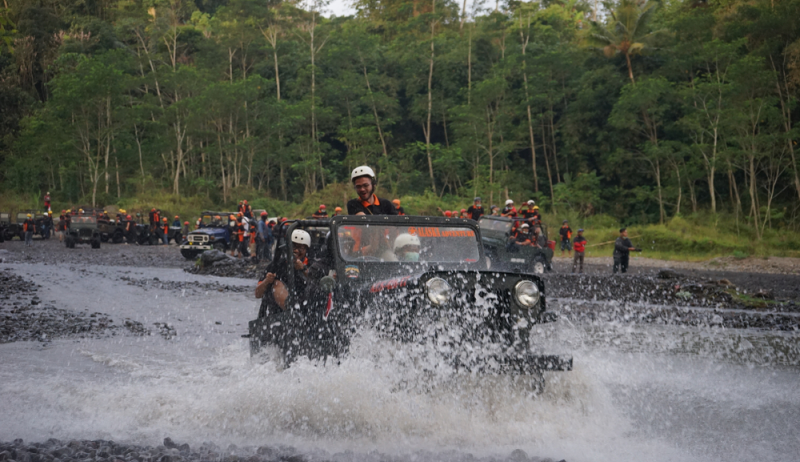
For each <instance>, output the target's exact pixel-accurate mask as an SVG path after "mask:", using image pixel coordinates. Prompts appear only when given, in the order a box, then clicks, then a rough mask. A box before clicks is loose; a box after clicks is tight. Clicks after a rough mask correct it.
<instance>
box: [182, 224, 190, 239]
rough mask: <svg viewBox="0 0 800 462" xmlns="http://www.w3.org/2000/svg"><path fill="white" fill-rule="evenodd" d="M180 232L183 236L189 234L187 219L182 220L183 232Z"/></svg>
mask: <svg viewBox="0 0 800 462" xmlns="http://www.w3.org/2000/svg"><path fill="white" fill-rule="evenodd" d="M181 234H182V235H183V236H188V235H189V222H188V221H184V222H183V232H182V233H181Z"/></svg>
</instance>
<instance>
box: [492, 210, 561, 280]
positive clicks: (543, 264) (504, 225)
mask: <svg viewBox="0 0 800 462" xmlns="http://www.w3.org/2000/svg"><path fill="white" fill-rule="evenodd" d="M524 222H526V220H525V219H522V218H507V217H495V216H483V217H481V219H480V220H479V222H478V223H479V226H480V228H481V241H482V242H483V248H484V250H485V252H486V256H487V257H488V258H489V260H490V261H491V267H492V268H493V269H494V268H497V269H502V270H504V271H523V272H532V273H536V274H542V273H544V272H545V271H551V270H552V268H553V266H552V263H553V249H554V248H555V242H553V241H550V240H549V239H548V237H547V226H545V225H544V224H543V223H542V224H537V225H536V226H538V227H540V228H541V230H542V236H543V237H544V239H543V241H545V242H546V243H547V245H546V246H543V247H534V246H517V245H512V244H510V241H511V238H512V237H513V233H514V231H515V230H516V227H517V226H521V224H522V223H524ZM531 233H533V230H531Z"/></svg>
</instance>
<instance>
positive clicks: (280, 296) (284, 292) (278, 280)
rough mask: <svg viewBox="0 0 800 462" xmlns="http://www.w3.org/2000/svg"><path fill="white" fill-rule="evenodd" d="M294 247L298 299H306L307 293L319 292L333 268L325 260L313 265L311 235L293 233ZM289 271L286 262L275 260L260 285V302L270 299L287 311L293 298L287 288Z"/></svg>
mask: <svg viewBox="0 0 800 462" xmlns="http://www.w3.org/2000/svg"><path fill="white" fill-rule="evenodd" d="M292 244H293V251H292V254H293V257H294V261H293V262H292V269H293V271H294V295H295V297H298V298H306V297H307V293H308V292H309V291H310V290H314V289H316V288H317V286H318V284H317V283H318V282H319V280H320V279H322V277H323V276H325V275H326V274H328V271H329V269H330V265H329V263H328V262H327V261H326V260H325V259H321V260H316V261H314V262H310V261H309V259H308V247H309V246H310V245H311V235H310V234H308V232H306V231H303V230H302V229H296V230H294V231H293V232H292ZM288 271H289V269H288V265H287V264H286V262H284V261H279V259H278V258H275V260H273V263H272V264H270V266H269V267H268V268H267V273H266V274H265V275H264V277H263V278H262V279H261V280H259V281H258V285H257V286H256V294H255V295H256V298H263V297H264V296H265V295H266V296H267V297H268V299H267V302H272V301H274V303H275V304H276V305H277V306H278V307H279V308H280V309H281V310H284V311H285V310H286V300H287V299H288V298H289V289H288V288H287V287H286V279H287V274H288ZM269 289H271V290H269ZM262 303H263V302H262Z"/></svg>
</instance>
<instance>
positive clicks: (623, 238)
mask: <svg viewBox="0 0 800 462" xmlns="http://www.w3.org/2000/svg"><path fill="white" fill-rule="evenodd" d="M631 251H633V252H639V251H640V250H639V249H637V248H636V247H634V246H633V243H631V240H630V239H628V229H627V228H620V230H619V237H618V238H617V240H616V241H614V269H613V271H614V274H616V273H617V272H620V273H627V272H628V261H629V259H630V255H631Z"/></svg>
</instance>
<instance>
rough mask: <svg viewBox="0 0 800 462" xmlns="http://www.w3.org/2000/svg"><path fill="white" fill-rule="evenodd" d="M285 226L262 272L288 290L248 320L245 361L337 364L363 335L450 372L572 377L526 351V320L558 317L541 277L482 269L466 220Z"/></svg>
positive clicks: (359, 219)
mask: <svg viewBox="0 0 800 462" xmlns="http://www.w3.org/2000/svg"><path fill="white" fill-rule="evenodd" d="M287 225H289V226H288V229H286V230H285V232H278V233H277V234H278V235H279V238H278V247H277V250H276V252H275V255H276V256H275V259H274V260H273V262H272V263H271V264H270V267H269V268H268V269H267V272H272V273H275V274H276V275H277V279H278V280H279V281H280V282H282V283H283V286H285V288H286V290H285V291H284V290H282V288H281V287H278V288H276V289H275V290H274V291H273V290H272V289H268V290H267V292H266V293H265V294H264V297H263V299H262V304H261V309H260V310H259V313H258V317H257V318H256V319H255V320H252V321H250V322H249V324H248V327H249V334H248V337H249V338H250V351H251V354H256V353H258V352H259V351H260V350H261V349H262V347H264V346H265V345H271V346H274V347H277V349H278V350H279V351H281V352H282V354H283V357H284V360H285V362H286V364H287V365H290V364H291V362H292V361H293V360H294V359H295V358H297V357H300V356H308V357H309V358H311V359H315V358H318V359H325V358H339V357H342V356H343V355H346V354H347V353H348V351H349V345H350V339H351V338H352V337H353V336H355V335H358V333H359V332H361V331H364V330H370V331H372V332H375V333H376V334H377V335H378V336H380V337H382V338H384V339H386V340H387V341H390V342H397V344H398V347H399V345H402V344H411V345H418V346H419V347H420V348H419V349H418V350H422V351H423V353H424V354H430V355H432V356H434V357H435V359H433V362H432V363H434V364H435V363H439V362H443V363H449V364H450V365H452V366H453V367H454V368H456V369H457V370H465V371H468V372H475V373H489V374H494V373H500V374H515V375H524V376H527V377H530V378H531V379H532V381H533V383H534V385H537V384H541V383H542V380H543V379H542V374H541V372H542V371H543V370H571V368H572V357H569V356H557V355H549V354H548V355H542V354H537V353H534V352H533V351H532V349H531V341H532V340H535V337H536V335H537V329H535V327H534V325H535V324H538V323H543V322H550V321H553V320H555V316H554V315H553V314H552V313H549V312H548V311H547V303H546V299H545V286H544V280H543V279H541V278H540V277H539V276H537V275H535V274H532V273H528V272H506V271H502V270H498V269H495V268H492V269H489V267H488V265H487V261H486V259H485V254H484V250H483V246H482V245H481V234H480V231H479V228H478V226H477V223H475V222H474V221H472V220H465V219H450V218H439V217H412V216H337V217H334V218H332V219H330V220H303V221H296V222H287V223H285V224H284V225H283V226H284V227H286V226H287ZM300 229H302V230H305V231H307V232H308V234H309V235H310V245H309V249H308V254H307V258H308V260H309V261H308V265H309V266H310V269H309V270H308V271H303V272H299V271H295V269H294V259H295V258H294V255H293V250H294V245H295V244H293V243H292V239H289V238H287V236H291V235H292V233H293V231H294V230H300ZM303 239H305V238H303ZM315 260H316V261H315ZM322 275H324V276H322ZM320 276H321V277H320ZM276 294H280V295H276ZM287 294H288V298H287V299H286V301H285V303H284V304H283V307H281V302H279V301H278V300H279V299H282V298H283V297H284V296H287Z"/></svg>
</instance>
